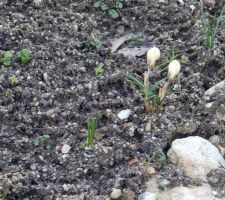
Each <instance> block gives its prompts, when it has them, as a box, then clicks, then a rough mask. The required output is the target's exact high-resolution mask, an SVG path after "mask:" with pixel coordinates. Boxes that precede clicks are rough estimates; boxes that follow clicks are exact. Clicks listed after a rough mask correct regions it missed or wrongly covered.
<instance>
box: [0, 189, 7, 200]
mask: <svg viewBox="0 0 225 200" xmlns="http://www.w3.org/2000/svg"><path fill="white" fill-rule="evenodd" d="M8 194H9V191H8V190H6V191H4V192H2V193H1V194H0V200H6V199H7V196H8Z"/></svg>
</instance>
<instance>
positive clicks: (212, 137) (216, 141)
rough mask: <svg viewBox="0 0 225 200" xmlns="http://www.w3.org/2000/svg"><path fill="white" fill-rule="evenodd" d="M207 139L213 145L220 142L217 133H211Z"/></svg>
mask: <svg viewBox="0 0 225 200" xmlns="http://www.w3.org/2000/svg"><path fill="white" fill-rule="evenodd" d="M209 141H210V142H211V143H212V144H213V145H215V146H218V145H219V143H220V137H219V136H218V135H212V136H211V137H210V138H209Z"/></svg>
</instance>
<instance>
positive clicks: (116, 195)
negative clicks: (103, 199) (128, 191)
mask: <svg viewBox="0 0 225 200" xmlns="http://www.w3.org/2000/svg"><path fill="white" fill-rule="evenodd" d="M121 196H122V191H121V190H120V189H116V188H113V191H112V193H111V195H110V198H111V199H119V198H120V197H121Z"/></svg>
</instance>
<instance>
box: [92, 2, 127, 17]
mask: <svg viewBox="0 0 225 200" xmlns="http://www.w3.org/2000/svg"><path fill="white" fill-rule="evenodd" d="M94 7H95V8H97V9H99V10H102V11H104V12H107V13H108V14H109V15H110V16H111V18H112V19H117V18H118V17H119V16H120V15H119V10H120V9H122V8H123V0H101V1H97V2H95V3H94Z"/></svg>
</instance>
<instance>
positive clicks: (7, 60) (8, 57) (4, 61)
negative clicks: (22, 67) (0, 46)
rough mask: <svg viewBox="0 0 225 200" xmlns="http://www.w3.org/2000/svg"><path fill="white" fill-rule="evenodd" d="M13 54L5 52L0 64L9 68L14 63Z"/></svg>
mask: <svg viewBox="0 0 225 200" xmlns="http://www.w3.org/2000/svg"><path fill="white" fill-rule="evenodd" d="M12 58H13V53H12V52H11V51H4V52H3V53H2V55H1V58H0V62H1V63H2V65H3V66H5V67H9V66H10V65H11V63H12Z"/></svg>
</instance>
